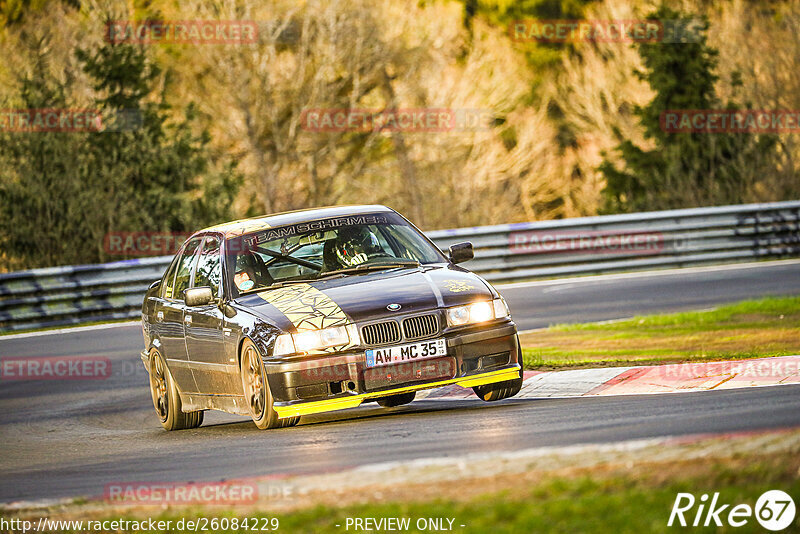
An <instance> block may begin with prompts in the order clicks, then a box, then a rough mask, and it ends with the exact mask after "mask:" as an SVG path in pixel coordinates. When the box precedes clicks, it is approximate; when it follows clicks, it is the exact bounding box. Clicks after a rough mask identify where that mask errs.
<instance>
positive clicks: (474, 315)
mask: <svg viewBox="0 0 800 534" xmlns="http://www.w3.org/2000/svg"><path fill="white" fill-rule="evenodd" d="M446 315H447V324H448V325H450V326H463V325H467V324H477V323H485V322H486V321H491V320H492V319H504V318H506V317H508V316H509V313H508V306H506V303H505V301H504V300H503V299H502V298H499V299H494V300H493V301H486V302H473V303H472V304H467V305H466V306H454V307H452V308H448V309H447V310H446Z"/></svg>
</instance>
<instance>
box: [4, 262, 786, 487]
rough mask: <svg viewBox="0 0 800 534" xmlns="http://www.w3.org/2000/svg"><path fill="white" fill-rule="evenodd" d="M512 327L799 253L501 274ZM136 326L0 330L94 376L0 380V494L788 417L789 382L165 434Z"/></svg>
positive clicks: (599, 314) (695, 301)
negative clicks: (92, 361)
mask: <svg viewBox="0 0 800 534" xmlns="http://www.w3.org/2000/svg"><path fill="white" fill-rule="evenodd" d="M501 291H502V293H503V294H504V296H505V297H506V299H507V300H508V302H509V304H510V307H511V309H512V312H513V315H514V318H515V320H516V321H517V323H518V324H519V327H520V329H531V328H538V327H542V326H547V325H548V324H551V323H561V322H574V321H597V320H607V319H616V318H622V317H628V316H631V315H634V314H638V313H653V312H660V311H673V310H685V309H697V308H705V307H711V306H713V305H716V304H719V303H723V302H731V301H736V300H741V299H744V298H752V297H758V296H763V295H798V294H800V262H782V263H765V264H760V265H757V266H735V267H732V266H726V267H723V268H717V269H688V270H685V271H671V272H669V273H660V274H646V275H643V274H641V273H640V274H636V275H631V276H619V275H615V276H608V277H600V278H594V279H589V278H587V279H573V280H569V281H565V280H560V281H551V282H535V283H532V284H527V285H522V284H517V285H511V286H505V287H503V288H501ZM141 345H142V337H141V330H140V329H139V327H138V326H118V327H113V328H102V329H95V330H83V331H77V332H70V333H57V334H49V335H37V336H31V337H20V336H14V337H10V338H7V339H3V338H0V356H2V357H6V358H19V357H37V356H77V355H89V356H105V357H108V358H109V359H110V360H111V361H112V375H111V377H110V378H109V379H107V380H81V381H46V380H45V381H13V380H2V382H0V436H1V437H2V438H1V439H2V450H1V451H0V502H8V501H14V500H38V499H49V498H58V497H76V496H89V497H92V496H101V495H102V493H103V488H104V485H105V484H108V483H120V482H144V481H153V482H166V481H188V480H194V481H201V480H209V481H210V480H221V479H225V478H235V477H243V476H254V475H267V474H277V473H292V474H300V473H311V472H317V471H322V470H334V469H340V468H347V467H354V466H357V465H363V464H368V463H376V462H385V461H394V460H404V459H413V458H423V457H443V456H457V455H460V454H462V453H465V452H481V451H483V452H486V451H500V450H515V449H522V448H530V447H536V446H558V445H571V444H579V443H604V442H614V441H621V440H629V439H637V438H648V437H658V436H677V435H688V434H697V433H707V432H713V433H722V432H740V431H751V430H761V429H775V428H787V427H796V426H800V385H795V386H789V385H787V386H779V387H768V388H752V389H742V390H728V391H711V392H703V393H687V394H679V395H661V396H658V395H642V396H626V397H605V398H565V399H508V400H506V401H501V402H499V403H495V404H484V403H481V402H476V401H464V400H452V401H451V400H448V401H441V400H439V401H436V400H421V401H417V402H414V403H413V404H411V405H409V406H404V407H400V408H395V409H389V410H385V409H382V408H379V407H378V406H377V405H376V404H366V405H364V406H362V407H360V408H358V409H356V410H351V411H346V412H338V413H333V414H327V415H320V416H312V417H305V418H303V419H302V420H301V423H300V426H298V427H296V428H290V429H284V430H273V431H259V430H257V429H256V428H255V426H254V425H253V424H252V423H251V422H250V421H249V420H248V419H246V418H242V417H236V416H230V415H227V414H222V413H217V412H214V413H207V414H206V421H205V422H204V424H203V426H202V427H201V428H199V429H196V430H188V431H181V432H165V431H163V430H162V428H161V426H160V425H159V424H158V421H157V419H156V417H155V414H154V413H153V408H152V404H151V401H150V394H149V391H148V386H147V381H146V373H145V371H144V369H143V368H142V366H141V363H140V361H139V356H138V353H139V351H140V350H141Z"/></svg>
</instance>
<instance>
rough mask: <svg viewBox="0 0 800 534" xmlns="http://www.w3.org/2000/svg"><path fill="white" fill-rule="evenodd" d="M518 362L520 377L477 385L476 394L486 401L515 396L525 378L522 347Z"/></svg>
mask: <svg viewBox="0 0 800 534" xmlns="http://www.w3.org/2000/svg"><path fill="white" fill-rule="evenodd" d="M518 343H519V342H518ZM517 362H519V378H515V379H514V380H506V381H505V382H497V383H495V384H484V385H482V386H475V387H473V388H472V391H474V392H475V395H477V396H478V397H480V399H481V400H483V401H486V402H494V401H499V400H503V399H507V398H509V397H513V396H514V395H516V394H517V393H519V390H520V389H522V380H523V378H524V377H523V372H524V371H523V364H522V349H517Z"/></svg>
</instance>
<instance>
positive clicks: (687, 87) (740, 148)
mask: <svg viewBox="0 0 800 534" xmlns="http://www.w3.org/2000/svg"><path fill="white" fill-rule="evenodd" d="M647 18H648V19H660V20H677V19H680V20H683V21H686V22H688V21H689V17H686V16H685V15H682V14H680V13H678V12H676V11H673V10H672V9H670V8H668V7H664V6H662V7H661V8H659V9H658V10H656V11H655V12H653V13H652V14H650V15H649V16H648V17H647ZM707 29H708V24H707V22H704V23H703V26H702V28H701V30H700V31H699V38H698V39H696V40H693V41H694V42H678V43H661V42H656V43H639V44H638V45H637V46H638V49H639V52H640V54H641V56H642V60H643V62H644V66H645V71H644V72H640V73H636V74H637V75H638V76H640V77H642V79H644V80H646V81H647V82H648V83H649V84H650V87H651V88H652V89H653V90H654V91H655V93H656V96H655V98H653V100H652V101H651V102H650V103H648V104H647V105H646V106H637V107H636V108H635V114H636V115H637V116H638V117H639V119H640V121H641V124H642V126H643V127H644V132H645V138H646V139H647V141H648V143H652V145H653V148H651V149H642V148H640V147H638V146H636V145H634V144H633V143H632V142H631V141H630V140H624V141H622V143H621V144H620V145H619V146H618V150H619V152H620V154H621V156H622V160H623V161H624V168H623V169H618V168H616V167H615V166H614V165H613V164H612V163H611V162H610V161H608V160H606V161H604V163H603V164H602V165H601V167H600V170H601V171H602V172H603V174H604V175H605V177H606V180H607V186H606V189H605V191H604V193H605V203H606V205H605V211H607V212H633V211H641V210H658V209H670V208H681V207H691V206H701V205H715V204H735V203H739V202H743V201H745V200H746V199H747V198H748V193H750V192H752V189H753V187H754V186H755V184H756V183H757V182H758V181H759V179H762V178H763V177H764V176H766V175H769V173H771V172H775V169H776V165H777V153H776V146H777V137H776V136H774V135H760V136H757V135H754V134H749V133H738V134H727V133H668V132H666V131H664V130H663V129H662V127H661V124H660V116H661V113H662V112H665V111H669V110H692V109H696V110H710V109H737V108H738V106H737V104H736V103H735V102H727V103H725V104H724V105H723V104H722V103H721V102H720V101H719V99H718V98H717V96H716V91H715V87H714V85H715V83H716V81H717V77H716V75H715V73H714V72H715V69H716V67H717V52H716V50H714V49H713V48H711V47H710V46H708V44H707V42H706V30H707Z"/></svg>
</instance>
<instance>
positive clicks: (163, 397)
mask: <svg viewBox="0 0 800 534" xmlns="http://www.w3.org/2000/svg"><path fill="white" fill-rule="evenodd" d="M150 396H151V398H152V399H153V407H154V408H155V410H156V415H157V416H158V420H159V421H160V422H161V426H163V427H164V428H165V429H167V430H184V429H187V428H197V427H199V426H200V425H202V424H203V410H198V411H196V412H184V411H183V410H182V406H181V396H180V393H178V388H177V386H176V385H175V381H174V380H173V379H172V375H171V374H170V372H169V368H168V367H167V363H166V362H165V361H164V357H163V356H161V353H160V352H158V350H157V349H153V350H152V351H151V352H150Z"/></svg>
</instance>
